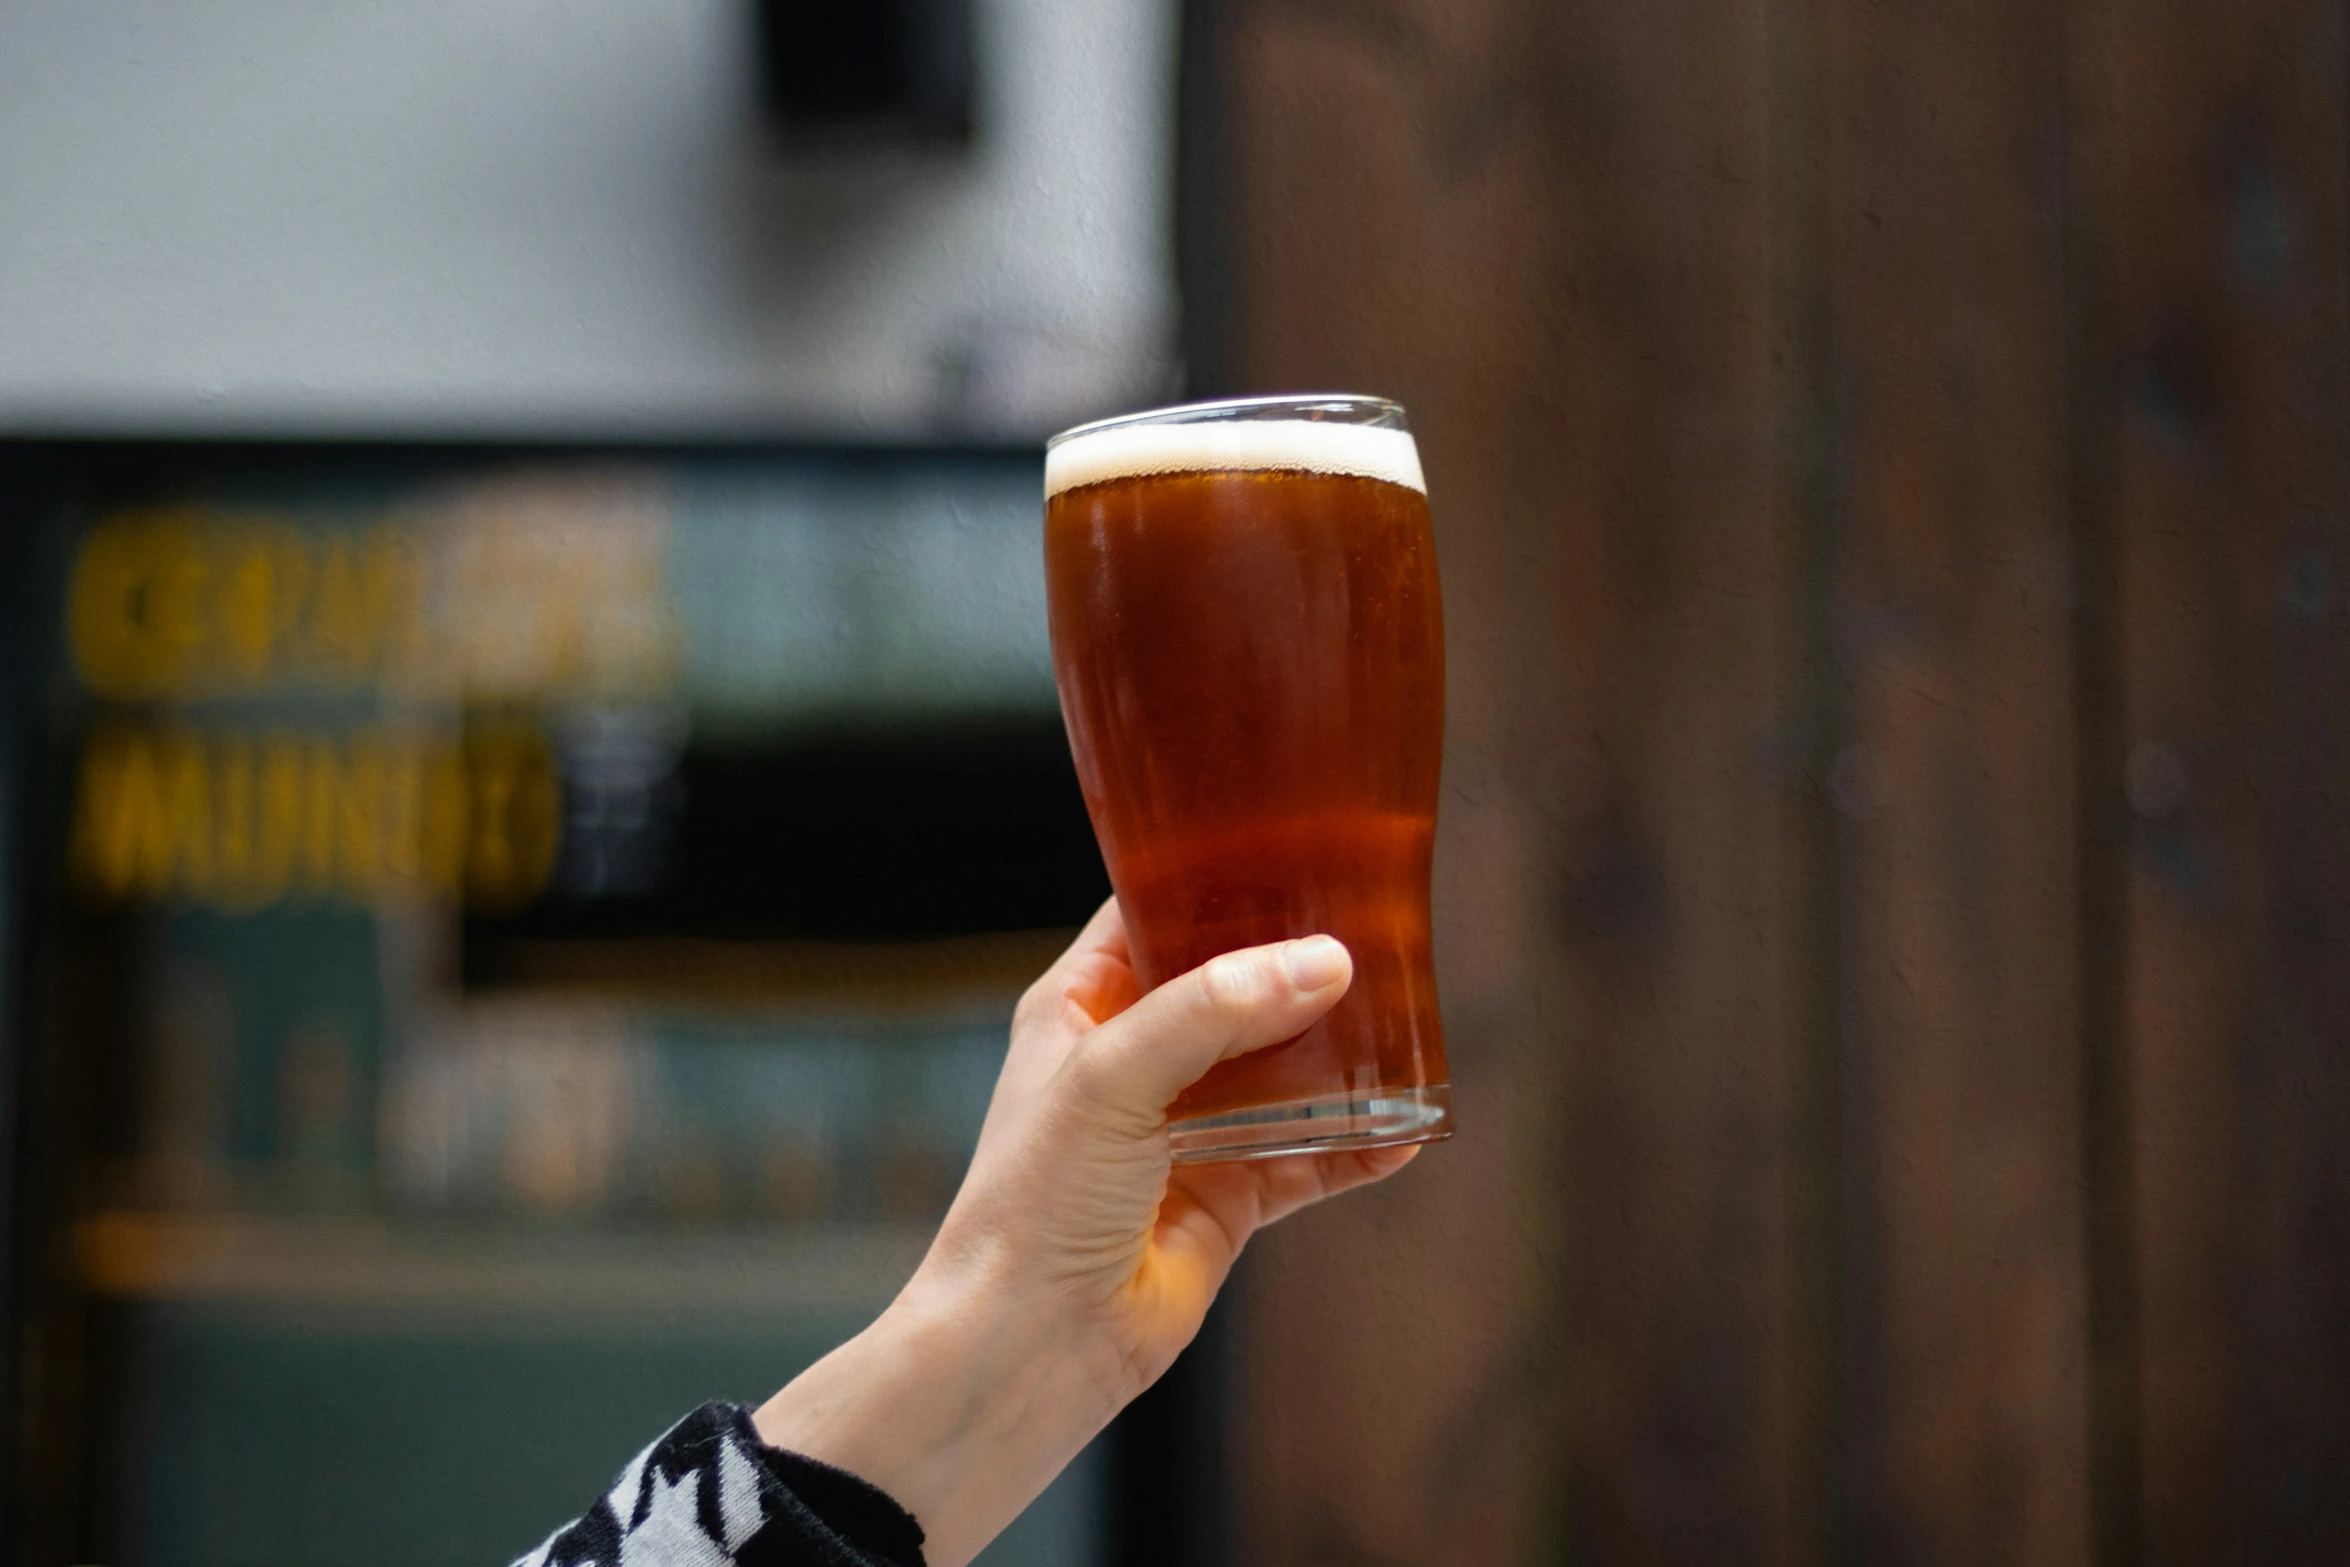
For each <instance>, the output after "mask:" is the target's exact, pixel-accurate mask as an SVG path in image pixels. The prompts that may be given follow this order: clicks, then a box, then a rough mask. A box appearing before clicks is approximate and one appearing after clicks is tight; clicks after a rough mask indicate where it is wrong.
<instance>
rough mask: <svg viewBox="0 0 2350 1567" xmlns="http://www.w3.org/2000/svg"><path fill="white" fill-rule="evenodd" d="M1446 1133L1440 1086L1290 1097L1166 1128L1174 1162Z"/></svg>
mask: <svg viewBox="0 0 2350 1567" xmlns="http://www.w3.org/2000/svg"><path fill="white" fill-rule="evenodd" d="M1451 1135H1452V1089H1451V1088H1450V1087H1448V1086H1447V1085H1445V1084H1443V1083H1431V1084H1429V1085H1428V1086H1427V1087H1425V1088H1380V1089H1374V1090H1371V1091H1370V1092H1368V1093H1349V1094H1322V1095H1318V1096H1316V1097H1315V1098H1311V1099H1290V1100H1285V1101H1284V1102H1282V1103H1280V1104H1272V1105H1254V1106H1251V1107H1250V1108H1248V1109H1246V1110H1226V1111H1223V1112H1221V1113H1219V1114H1216V1115H1201V1116H1193V1117H1192V1118H1191V1119H1189V1120H1186V1121H1177V1122H1175V1123H1174V1124H1173V1125H1171V1126H1169V1127H1168V1128H1167V1138H1168V1142H1169V1144H1170V1146H1171V1147H1172V1149H1173V1151H1174V1154H1175V1162H1176V1163H1177V1164H1206V1163H1209V1162H1210V1161H1216V1160H1230V1159H1271V1158H1275V1157H1277V1156H1279V1155H1281V1154H1292V1153H1331V1152H1343V1151H1344V1150H1346V1149H1350V1148H1388V1147H1393V1146H1395V1145H1397V1144H1400V1143H1428V1142H1434V1141H1436V1140H1437V1139H1438V1138H1440V1137H1450V1136H1451Z"/></svg>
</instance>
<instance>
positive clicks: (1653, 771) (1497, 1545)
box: [1233, 0, 1791, 1562]
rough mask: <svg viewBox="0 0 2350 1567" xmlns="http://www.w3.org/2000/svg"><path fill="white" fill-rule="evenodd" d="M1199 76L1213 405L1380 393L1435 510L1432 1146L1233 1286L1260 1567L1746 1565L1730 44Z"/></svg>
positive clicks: (1738, 233) (1754, 83)
mask: <svg viewBox="0 0 2350 1567" xmlns="http://www.w3.org/2000/svg"><path fill="white" fill-rule="evenodd" d="M1233 46H1234V49H1235V71H1236V82H1237V88H1238V92H1237V97H1238V100H1239V106H1238V107H1237V108H1236V109H1235V113H1236V115H1237V116H1238V123H1239V125H1240V126H1241V127H1242V128H1243V129H1242V131H1241V139H1242V141H1243V143H1244V145H1245V146H1246V148H1247V161H1246V164H1245V181H1244V184H1243V186H1242V192H1243V194H1242V207H1241V212H1242V214H1243V216H1242V218H1241V231H1242V235H1243V238H1242V240H1241V241H1240V242H1239V243H1238V244H1236V245H1235V246H1234V249H1235V250H1236V252H1237V253H1238V254H1239V255H1241V256H1242V257H1243V258H1244V259H1243V261H1242V263H1241V266H1240V269H1239V279H1238V282H1237V285H1236V287H1235V289H1234V293H1235V294H1236V296H1237V298H1238V300H1239V302H1240V303H1239V305H1238V310H1239V315H1240V319H1241V322H1242V323H1243V325H1242V327H1241V330H1240V332H1239V334H1238V342H1239V348H1240V351H1239V353H1238V355H1237V356H1236V359H1237V364H1238V367H1239V369H1238V374H1239V377H1240V387H1241V388H1247V389H1272V388H1279V387H1296V386H1308V385H1322V384H1341V385H1361V386H1364V387H1366V388H1368V389H1373V390H1378V391H1381V392H1385V393H1388V394H1390V395H1394V396H1397V397H1400V398H1401V399H1403V400H1404V402H1405V403H1406V404H1407V405H1408V406H1409V407H1410V408H1411V410H1412V414H1413V418H1414V423H1415V426H1416V428H1417V430H1418V432H1419V435H1420V440H1421V444H1422V449H1423V454H1424V456H1425V458H1426V461H1427V464H1428V469H1429V473H1430V477H1431V483H1432V502H1433V505H1434V507H1435V510H1436V513H1437V517H1438V530H1439V536H1440V542H1441V545H1442V548H1443V550H1444V560H1443V564H1444V571H1445V591H1446V603H1447V618H1448V628H1449V642H1450V651H1449V657H1450V662H1451V669H1452V679H1451V681H1450V684H1449V701H1450V706H1451V714H1450V724H1449V741H1448V753H1447V769H1448V787H1447V792H1446V796H1445V803H1444V814H1443V817H1442V837H1441V840H1440V849H1439V868H1438V881H1439V895H1438V915H1439V921H1440V924H1439V931H1440V935H1439V948H1440V951H1439V956H1440V961H1441V962H1442V963H1443V965H1444V975H1443V977H1444V984H1445V1008H1446V1015H1447V1019H1448V1026H1449V1029H1450V1032H1451V1035H1452V1039H1453V1059H1454V1073H1455V1083H1456V1086H1457V1088H1458V1091H1459V1093H1460V1095H1461V1105H1462V1109H1461V1122H1462V1126H1463V1129H1464V1130H1463V1133H1462V1135H1461V1137H1460V1138H1459V1139H1457V1140H1456V1142H1455V1143H1454V1144H1452V1145H1451V1146H1449V1147H1447V1148H1444V1149H1441V1150H1437V1151H1435V1152H1434V1153H1432V1154H1431V1155H1430V1156H1428V1157H1427V1158H1426V1159H1425V1160H1424V1161H1423V1163H1422V1164H1421V1165H1420V1166H1419V1167H1418V1168H1416V1169H1415V1170H1414V1171H1413V1172H1412V1175H1411V1177H1410V1178H1409V1180H1407V1181H1403V1182H1398V1183H1396V1185H1395V1186H1394V1187H1393V1188H1392V1189H1391V1190H1389V1191H1386V1192H1382V1193H1380V1194H1378V1195H1376V1196H1375V1197H1372V1198H1371V1199H1369V1200H1367V1201H1365V1202H1363V1203H1361V1204H1349V1205H1344V1206H1342V1207H1340V1208H1338V1209H1335V1210H1333V1211H1332V1212H1330V1213H1328V1214H1326V1215H1316V1216H1314V1217H1313V1218H1312V1219H1310V1220H1309V1221H1307V1223H1305V1224H1303V1225H1300V1226H1299V1227H1298V1228H1297V1229H1296V1230H1295V1231H1294V1232H1292V1233H1288V1234H1280V1235H1276V1236H1273V1237H1269V1238H1268V1242H1267V1244H1266V1245H1265V1247H1264V1249H1263V1255H1262V1256H1261V1257H1259V1258H1258V1259H1257V1261H1256V1262H1255V1264H1254V1272H1253V1277H1252V1279H1251V1281H1250V1288H1249V1290H1248V1294H1247V1308H1246V1314H1245V1317H1244V1319H1243V1321H1244V1327H1243V1330H1242V1334H1241V1338H1242V1344H1243V1350H1242V1354H1241V1360H1240V1367H1241V1370H1240V1381H1239V1384H1238V1385H1239V1388H1240V1390H1241V1396H1242V1398H1243V1400H1244V1404H1245V1413H1244V1415H1243V1417H1242V1425H1243V1429H1244V1431H1245V1432H1246V1433H1247V1434H1246V1438H1245V1441H1244V1445H1243V1449H1242V1454H1241V1458H1240V1462H1239V1464H1238V1469H1237V1472H1238V1473H1239V1474H1240V1475H1241V1476H1242V1480H1241V1482H1240V1490H1241V1495H1242V1503H1243V1522H1244V1534H1245V1535H1246V1537H1247V1540H1248V1543H1249V1545H1250V1547H1251V1559H1254V1560H1259V1561H1265V1562H1294V1561H1331V1562H1340V1561H1344V1562H1355V1561H1362V1562H1373V1561H1376V1562H1388V1561H1394V1562H1407V1561H1410V1562H1418V1561H1428V1560H1444V1561H1448V1562H1477V1561H1505V1560H1550V1559H1557V1558H1558V1557H1559V1556H1560V1555H1561V1554H1562V1553H1571V1554H1572V1555H1574V1556H1577V1557H1588V1558H1591V1559H1599V1560H1612V1559H1640V1558H1643V1557H1647V1556H1650V1555H1656V1556H1658V1557H1659V1559H1667V1560H1690V1561H1698V1560H1718V1559H1722V1558H1724V1557H1725V1556H1740V1557H1745V1558H1747V1559H1763V1560H1768V1559H1770V1557H1771V1556H1772V1555H1773V1554H1774V1553H1775V1551H1776V1547H1777V1542H1779V1541H1780V1540H1781V1538H1782V1537H1783V1533H1784V1520H1783V1516H1782V1515H1783V1510H1784V1507H1785V1503H1786V1495H1787V1487H1786V1484H1785V1477H1784V1468H1785V1461H1786V1460H1785V1449H1786V1445H1787V1441H1788V1419H1789V1417H1788V1413H1787V1409H1788V1403H1789V1399H1790V1396H1791V1394H1790V1388H1789V1383H1788V1378H1787V1375H1786V1358H1785V1354H1784V1347H1783V1342H1782V1341H1783V1338H1784V1336H1785V1331H1786V1323H1785V1311H1786V1292H1787V1278H1788V1263H1787V1253H1786V1237H1785V1233H1784V1230H1785V1225H1784V1202H1783V1193H1782V1190H1781V1188H1782V1185H1783V1179H1782V1177H1783V1171H1782V1169H1781V1163H1782V1150H1783V1147H1784V1141H1785V1139H1784V1126H1783V1122H1784V1118H1785V1104H1784V1095H1783V1093H1782V1084H1781V1074H1782V1072H1783V1067H1784V1060H1783V1057H1784V1046H1783V1039H1782V1021H1781V1010H1782V1002H1781V996H1780V985H1781V971H1782V967H1783V955H1782V954H1781V953H1780V951H1779V949H1778V931H1779V929H1780V928H1781V925H1782V923H1783V922H1782V921H1781V919H1780V918H1779V914H1778V907H1777V905H1778V902H1779V900H1780V899H1781V897H1782V895H1783V877H1782V874H1781V871H1782V868H1781V866H1780V865H1779V863H1778V856H1779V853H1780V842H1779V836H1778V834H1777V833H1776V832H1775V831H1774V830H1773V828H1772V825H1771V824H1772V823H1773V821H1774V819H1775V815H1776V813H1777V811H1778V809H1779V805H1780V801H1781V798H1782V794H1783V791H1784V788H1785V769H1784V767H1783V760H1784V758H1783V755H1782V748H1781V746H1780V745H1779V736H1778V734H1777V731H1776V726H1777V723H1778V718H1779V714H1778V709H1777V686H1778V681H1779V672H1778V667H1777V662H1778V658H1779V654H1780V647H1779V642H1780V632H1781V629H1782V628H1781V625H1780V619H1779V614H1780V612H1779V603H1780V599H1781V597H1782V595H1781V594H1780V593H1779V592H1778V591H1777V589H1776V588H1775V586H1774V584H1775V581H1776V579H1777V577H1778V575H1779V573H1780V572H1781V571H1782V569H1783V561H1782V558H1781V556H1782V551H1781V549H1780V539H1779V536H1778V533H1777V531H1776V529H1777V524H1778V517H1777V507H1776V504H1775V495H1774V491H1773V481H1772V476H1771V472H1770V461H1771V455H1770V448H1771V439H1772V433H1773V421H1772V412H1771V409H1772V404H1771V401H1770V396H1769V380H1770V351H1769V350H1770V345H1769V332H1770V328H1771V321H1770V302H1769V289H1770V275H1769V269H1768V267H1767V265H1766V264H1765V262H1766V252H1767V238H1768V236H1767V228H1766V222H1765V204H1766V199H1767V193H1766V190H1765V187H1764V184H1763V181H1762V179H1761V177H1760V169H1759V167H1758V162H1759V156H1760V152H1759V147H1758V139H1759V137H1760V136H1761V134H1762V132H1763V124H1762V120H1761V114H1762V98H1761V94H1762V75H1763V67H1764V62H1763V48H1764V38H1763V32H1762V27H1761V13H1760V11H1759V9H1754V10H1746V11H1741V12H1737V13H1734V14H1731V13H1725V12H1724V11H1723V9H1722V8H1721V7H1719V6H1717V5H1713V4H1710V3H1706V0H1682V3H1676V4H1671V5H1666V6H1661V7H1654V6H1652V7H1649V8H1646V9H1644V10H1639V11H1635V10H1633V9H1631V8H1626V7H1622V6H1615V5H1604V4H1576V5H1570V6H1564V7H1533V6H1524V5H1509V4H1502V3H1493V4H1482V5H1442V4H1435V3H1414V4H1408V5H1407V4H1396V5H1389V6H1372V5H1343V6H1342V5H1314V6H1307V5H1265V6H1259V7H1254V8H1251V9H1250V10H1249V11H1248V12H1246V13H1245V14H1244V17H1243V20H1242V22H1241V25H1240V26H1239V28H1238V30H1237V33H1236V36H1235V38H1234V43H1233ZM1692 192H1695V193H1697V194H1698V196H1699V198H1700V199H1697V200H1691V199H1690V196H1691V194H1692ZM1372 1258H1376V1259H1377V1260H1376V1262H1375V1264H1374V1263H1372V1262H1370V1260H1369V1259H1372ZM1367 1267H1375V1269H1376V1274H1377V1276H1374V1277H1365V1276H1364V1273H1365V1270H1366V1268H1367ZM1758 1552H1759V1553H1760V1554H1759V1556H1758V1555H1757V1554H1756V1553H1758Z"/></svg>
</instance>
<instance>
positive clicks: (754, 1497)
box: [514, 1404, 923, 1567]
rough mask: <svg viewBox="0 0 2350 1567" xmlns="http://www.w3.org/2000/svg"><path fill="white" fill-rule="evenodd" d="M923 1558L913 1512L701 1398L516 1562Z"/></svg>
mask: <svg viewBox="0 0 2350 1567" xmlns="http://www.w3.org/2000/svg"><path fill="white" fill-rule="evenodd" d="M590 1563H593V1564H594V1567H923V1563H922V1529H921V1526H920V1525H918V1524H916V1523H915V1522H914V1518H913V1515H912V1514H910V1513H908V1512H907V1511H906V1510H905V1509H904V1508H902V1507H900V1506H899V1505H898V1504H897V1503H896V1502H894V1501H891V1500H890V1499H889V1497H888V1496H886V1495H884V1494H883V1493H882V1492H881V1491H879V1490H877V1489H875V1488H874V1487H873V1486H871V1485H868V1484H867V1483H866V1482H864V1481H863V1480H860V1479H858V1478H857V1477H856V1476H855V1475H852V1474H849V1473H847V1472H845V1471H843V1470H839V1469H835V1468H833V1467H832V1466H831V1465H829V1464H821V1463H818V1462H817V1461H816V1460H815V1459H812V1458H803V1457H801V1456H800V1455H799V1454H797V1453H786V1452H783V1451H780V1450H779V1449H776V1448H772V1447H769V1446H767V1445H766V1444H765V1443H763V1442H761V1441H760V1440H759V1435H758V1432H757V1431H756V1430H754V1429H753V1427H752V1425H751V1415H750V1411H749V1410H748V1409H745V1408H744V1407H743V1406H742V1405H740V1404H704V1405H703V1406H702V1407H701V1408H699V1409H697V1410H695V1411H694V1412H693V1413H692V1414H690V1415H688V1416H686V1417H685V1418H684V1419H683V1420H681V1421H679V1422H678V1423H677V1424H676V1425H675V1426H673V1427H671V1428H670V1430H669V1432H668V1434H666V1435H665V1436H663V1437H661V1438H660V1439H659V1440H658V1441H656V1442H654V1443H653V1445H652V1446H650V1447H648V1448H646V1449H645V1450H644V1451H643V1452H641V1453H639V1454H637V1456H636V1457H635V1458H634V1459H633V1460H631V1461H630V1463H629V1465H628V1467H627V1468H626V1469H623V1470H621V1471H620V1478H619V1479H618V1480H616V1481H614V1482H613V1485H612V1488H611V1489H610V1490H609V1491H607V1492H605V1493H604V1496H603V1498H602V1499H601V1500H600V1501H598V1502H597V1503H596V1505H595V1506H594V1507H593V1508H591V1509H589V1510H588V1512H587V1514H586V1515H585V1516H584V1517H582V1518H580V1519H579V1520H578V1521H577V1522H574V1523H569V1524H565V1525H564V1526H563V1527H562V1528H560V1529H558V1530H556V1531H555V1532H554V1534H553V1535H551V1536H549V1537H548V1539H547V1542H546V1543H545V1544H544V1545H541V1546H540V1547H539V1548H538V1549H537V1550H535V1551H532V1552H531V1553H530V1554H529V1555H527V1556H524V1557H522V1558H521V1559H519V1560H518V1561H516V1562H515V1563H514V1567H588V1564H590Z"/></svg>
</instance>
